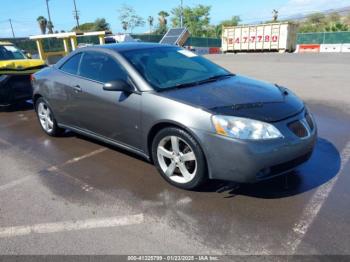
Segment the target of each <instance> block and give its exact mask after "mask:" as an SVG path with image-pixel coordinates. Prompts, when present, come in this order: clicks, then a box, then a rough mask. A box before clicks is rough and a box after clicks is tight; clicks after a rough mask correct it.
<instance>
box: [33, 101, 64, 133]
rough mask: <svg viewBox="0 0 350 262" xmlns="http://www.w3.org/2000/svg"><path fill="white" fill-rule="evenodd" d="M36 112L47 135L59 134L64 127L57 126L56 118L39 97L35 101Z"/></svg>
mask: <svg viewBox="0 0 350 262" xmlns="http://www.w3.org/2000/svg"><path fill="white" fill-rule="evenodd" d="M35 109H36V114H37V117H38V120H39V123H40V126H41V128H42V129H43V130H44V132H45V133H46V134H48V135H49V136H61V135H62V134H63V133H64V129H62V128H59V127H58V126H57V122H56V119H55V117H54V115H53V112H52V110H51V108H50V107H49V105H48V103H47V102H46V101H45V99H43V98H42V97H40V98H39V99H38V100H37V101H36V103H35Z"/></svg>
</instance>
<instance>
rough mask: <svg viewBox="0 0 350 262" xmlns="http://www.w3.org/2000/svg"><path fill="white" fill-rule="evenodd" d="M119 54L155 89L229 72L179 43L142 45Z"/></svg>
mask: <svg viewBox="0 0 350 262" xmlns="http://www.w3.org/2000/svg"><path fill="white" fill-rule="evenodd" d="M121 54H122V55H123V56H124V57H125V58H126V59H127V60H128V61H129V62H130V63H131V64H132V65H133V66H134V67H135V69H136V70H137V71H138V72H139V73H140V74H141V75H142V76H143V78H144V79H145V80H146V81H147V82H148V83H149V84H151V86H152V87H153V88H154V89H156V90H157V91H162V90H166V89H170V88H177V87H185V86H190V85H191V84H198V83H202V82H203V81H205V80H209V79H214V78H216V77H219V76H226V75H230V72H228V71H227V70H225V69H223V68H222V67H220V66H218V65H216V64H214V63H212V62H210V61H209V60H207V59H205V58H203V57H201V56H197V55H196V54H194V53H192V52H190V51H187V50H185V49H181V48H179V47H160V48H146V49H139V50H131V51H124V52H121Z"/></svg>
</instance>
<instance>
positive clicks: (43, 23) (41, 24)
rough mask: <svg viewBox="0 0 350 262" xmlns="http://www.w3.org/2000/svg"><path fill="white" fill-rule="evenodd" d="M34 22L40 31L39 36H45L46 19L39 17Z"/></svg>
mask: <svg viewBox="0 0 350 262" xmlns="http://www.w3.org/2000/svg"><path fill="white" fill-rule="evenodd" d="M36 21H38V24H39V28H40V31H41V34H43V35H45V34H46V28H47V19H46V18H45V17H43V16H39V17H38V18H37V19H36Z"/></svg>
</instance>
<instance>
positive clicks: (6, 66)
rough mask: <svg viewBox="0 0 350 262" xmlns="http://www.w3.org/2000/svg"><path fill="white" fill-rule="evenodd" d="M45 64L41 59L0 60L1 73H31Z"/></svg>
mask: <svg viewBox="0 0 350 262" xmlns="http://www.w3.org/2000/svg"><path fill="white" fill-rule="evenodd" d="M44 66H45V62H44V61H43V60H40V59H20V60H2V61H1V60H0V74H31V73H34V72H36V71H38V70H39V69H41V68H43V67H44Z"/></svg>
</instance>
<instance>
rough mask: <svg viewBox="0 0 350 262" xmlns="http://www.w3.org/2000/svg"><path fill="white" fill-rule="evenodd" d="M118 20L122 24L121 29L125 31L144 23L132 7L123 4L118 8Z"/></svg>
mask: <svg viewBox="0 0 350 262" xmlns="http://www.w3.org/2000/svg"><path fill="white" fill-rule="evenodd" d="M118 12H119V20H120V23H121V24H122V27H123V29H124V30H125V32H126V31H128V30H130V32H131V33H132V31H133V30H134V28H136V27H139V26H143V25H144V24H145V20H144V19H143V18H142V17H141V16H139V15H137V14H136V11H135V9H134V8H133V7H131V6H128V5H125V4H124V5H123V6H122V7H121V8H120V9H119V10H118Z"/></svg>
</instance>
